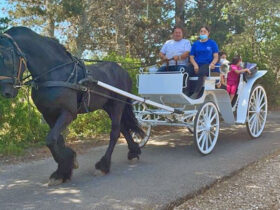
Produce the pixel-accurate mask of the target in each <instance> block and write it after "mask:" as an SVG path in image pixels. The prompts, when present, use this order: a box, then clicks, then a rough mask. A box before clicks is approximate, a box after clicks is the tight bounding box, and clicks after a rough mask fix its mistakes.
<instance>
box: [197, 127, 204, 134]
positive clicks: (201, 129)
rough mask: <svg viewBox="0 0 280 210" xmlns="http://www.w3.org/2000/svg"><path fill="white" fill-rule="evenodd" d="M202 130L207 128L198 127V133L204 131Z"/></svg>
mask: <svg viewBox="0 0 280 210" xmlns="http://www.w3.org/2000/svg"><path fill="white" fill-rule="evenodd" d="M202 131H205V128H204V127H203V128H199V129H197V133H200V132H202Z"/></svg>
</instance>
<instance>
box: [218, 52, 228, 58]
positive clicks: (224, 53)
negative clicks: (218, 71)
mask: <svg viewBox="0 0 280 210" xmlns="http://www.w3.org/2000/svg"><path fill="white" fill-rule="evenodd" d="M223 55H226V56H227V53H226V52H224V51H220V52H219V57H222V56H223Z"/></svg>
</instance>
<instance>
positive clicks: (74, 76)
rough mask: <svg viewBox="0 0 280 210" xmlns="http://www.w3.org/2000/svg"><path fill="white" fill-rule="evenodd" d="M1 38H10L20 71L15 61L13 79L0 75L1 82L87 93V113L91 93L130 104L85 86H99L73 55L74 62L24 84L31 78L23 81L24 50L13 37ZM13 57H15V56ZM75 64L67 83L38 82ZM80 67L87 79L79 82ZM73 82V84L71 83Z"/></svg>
mask: <svg viewBox="0 0 280 210" xmlns="http://www.w3.org/2000/svg"><path fill="white" fill-rule="evenodd" d="M0 37H5V38H8V39H9V40H10V41H11V43H12V45H13V47H14V49H15V51H16V54H17V55H18V56H19V66H18V70H16V67H15V62H14V61H13V77H8V76H1V75H0V81H1V80H2V81H3V80H8V81H12V82H13V85H14V87H16V88H20V87H22V86H24V85H27V86H31V87H32V88H34V89H40V88H48V87H65V88H70V89H73V90H77V91H81V92H83V93H85V94H83V96H82V102H83V104H84V107H85V110H86V111H87V112H89V111H88V107H89V103H90V93H94V94H97V95H100V96H103V97H105V98H108V99H112V100H116V101H119V102H122V103H126V104H130V103H128V102H127V101H124V100H121V99H118V98H115V97H112V96H110V95H106V94H103V93H100V92H98V91H95V90H94V89H90V88H89V87H87V86H85V85H83V83H85V82H90V83H92V84H97V82H98V81H97V80H95V79H94V78H93V76H92V74H91V72H90V71H88V70H87V69H86V67H85V64H84V62H83V61H82V60H80V59H78V58H76V57H74V56H72V55H71V54H70V55H71V59H72V61H70V62H68V63H64V64H61V65H58V66H55V67H53V68H51V69H50V70H48V71H46V72H43V73H42V74H40V75H38V76H37V77H35V78H33V79H31V80H29V81H27V82H23V81H24V80H26V79H27V78H29V77H31V75H29V76H26V77H25V78H23V79H22V80H21V74H22V73H23V72H24V70H26V69H27V59H26V57H25V55H24V53H23V52H22V50H21V49H20V47H19V46H18V44H17V43H16V41H15V40H14V39H13V37H11V36H10V35H9V34H6V33H3V34H2V35H0ZM13 52H14V51H13ZM13 57H14V55H13ZM73 64H74V67H73V70H72V72H71V74H70V75H69V77H68V78H67V80H66V81H46V82H43V83H39V82H38V80H39V79H40V78H41V77H42V76H43V75H46V74H48V73H51V72H53V71H56V70H58V69H61V68H62V67H65V66H69V65H73ZM23 66H24V70H22V67H23ZM78 66H80V67H81V68H82V70H83V71H84V75H85V77H84V78H83V79H81V80H79V81H78V70H79V68H78ZM71 80H72V81H73V82H71Z"/></svg>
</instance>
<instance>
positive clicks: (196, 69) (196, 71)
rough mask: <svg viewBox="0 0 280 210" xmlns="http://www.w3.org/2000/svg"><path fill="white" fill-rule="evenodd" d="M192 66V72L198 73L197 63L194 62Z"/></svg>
mask: <svg viewBox="0 0 280 210" xmlns="http://www.w3.org/2000/svg"><path fill="white" fill-rule="evenodd" d="M193 68H194V72H195V73H196V74H197V73H198V70H199V67H198V65H197V64H196V65H194V66H193Z"/></svg>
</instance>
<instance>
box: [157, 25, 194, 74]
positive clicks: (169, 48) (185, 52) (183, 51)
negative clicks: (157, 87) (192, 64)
mask: <svg viewBox="0 0 280 210" xmlns="http://www.w3.org/2000/svg"><path fill="white" fill-rule="evenodd" d="M172 38H173V39H171V40H168V41H166V42H165V44H164V45H163V47H162V48H161V50H160V53H159V56H160V58H161V60H162V61H163V62H164V63H163V65H162V66H161V67H160V68H159V70H158V71H159V72H163V71H185V70H186V66H187V64H188V56H189V53H190V51H191V43H190V41H189V40H187V39H183V28H181V27H179V26H175V27H174V29H173V30H172Z"/></svg>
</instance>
